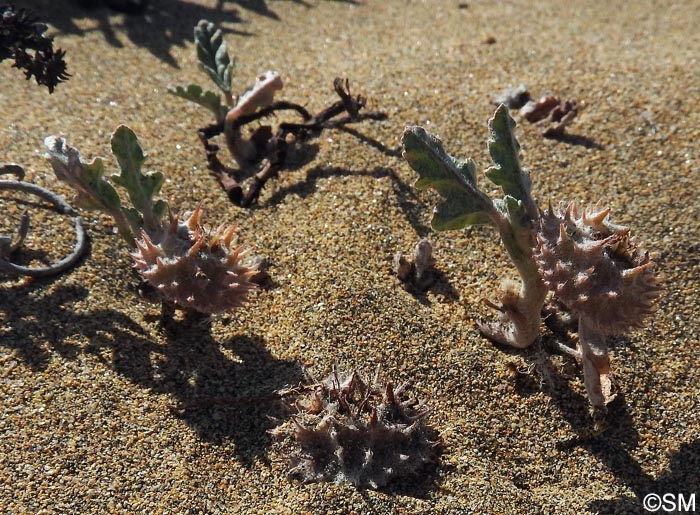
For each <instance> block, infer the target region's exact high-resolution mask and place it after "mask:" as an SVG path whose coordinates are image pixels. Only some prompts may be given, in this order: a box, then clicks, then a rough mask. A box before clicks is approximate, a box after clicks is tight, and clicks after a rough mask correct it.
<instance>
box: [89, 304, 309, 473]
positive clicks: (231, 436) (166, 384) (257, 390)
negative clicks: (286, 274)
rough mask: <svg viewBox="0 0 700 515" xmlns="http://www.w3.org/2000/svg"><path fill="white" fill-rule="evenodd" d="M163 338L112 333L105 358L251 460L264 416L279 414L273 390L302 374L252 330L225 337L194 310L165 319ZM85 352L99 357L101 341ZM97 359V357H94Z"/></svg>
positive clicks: (264, 442)
mask: <svg viewBox="0 0 700 515" xmlns="http://www.w3.org/2000/svg"><path fill="white" fill-rule="evenodd" d="M161 327H162V330H163V331H164V333H165V337H166V339H167V342H166V343H165V344H158V343H155V342H149V341H146V342H144V341H134V340H130V339H119V340H115V341H113V342H110V343H109V346H110V349H109V351H110V352H111V358H110V359H109V360H108V361H107V362H106V363H105V364H106V365H107V366H109V367H110V368H112V369H113V370H114V371H115V372H117V373H119V374H121V375H123V376H125V377H127V378H128V379H129V380H131V381H132V382H133V383H135V384H137V385H140V386H142V387H146V388H149V389H150V390H152V391H153V392H156V393H165V394H169V395H171V396H173V397H174V399H176V401H177V405H174V406H173V407H172V411H173V413H174V414H175V415H176V416H178V417H180V418H181V419H182V420H183V421H185V422H186V423H187V424H188V425H189V426H190V427H191V428H192V429H193V430H194V431H195V432H196V433H197V435H198V436H199V437H200V438H201V439H203V440H205V441H208V442H212V443H222V442H224V441H226V440H233V441H234V442H235V443H236V452H237V458H238V459H240V460H241V461H242V462H243V463H245V464H250V463H251V462H252V461H253V459H254V458H256V457H258V456H263V455H264V454H265V451H266V448H267V446H268V443H269V437H268V435H267V434H266V430H267V429H269V428H271V427H272V424H271V422H270V421H269V420H268V417H270V416H281V415H282V413H281V411H280V410H281V405H280V404H279V403H278V402H277V400H276V398H275V396H274V395H272V394H273V392H274V391H276V390H279V389H282V388H284V387H286V386H295V385H297V384H299V383H300V382H301V381H302V380H303V372H302V368H301V366H300V365H299V364H298V363H296V362H295V361H291V360H279V359H276V358H274V357H273V356H272V355H271V354H270V353H269V351H268V350H267V349H265V342H264V341H263V339H262V338H260V337H258V336H251V335H248V334H238V335H236V336H233V337H231V338H229V339H228V340H226V341H224V342H219V341H217V340H216V339H215V338H213V337H212V335H211V321H210V319H208V318H207V317H203V316H199V315H190V316H184V317H183V318H182V319H175V318H164V319H163V320H162V325H161ZM88 352H94V353H95V354H97V355H100V356H104V349H103V348H101V346H100V344H97V345H94V346H92V347H91V348H90V349H88ZM100 359H102V360H103V361H104V360H105V359H104V357H101V358H100Z"/></svg>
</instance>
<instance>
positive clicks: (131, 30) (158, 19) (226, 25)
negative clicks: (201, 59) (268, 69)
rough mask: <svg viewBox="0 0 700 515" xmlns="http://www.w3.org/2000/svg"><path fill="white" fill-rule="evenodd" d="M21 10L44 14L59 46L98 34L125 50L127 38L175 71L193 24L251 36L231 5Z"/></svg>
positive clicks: (157, 3)
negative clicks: (86, 23)
mask: <svg viewBox="0 0 700 515" xmlns="http://www.w3.org/2000/svg"><path fill="white" fill-rule="evenodd" d="M247 3H253V2H247ZM262 3H264V2H262ZM22 7H24V8H27V9H30V10H32V11H34V12H35V13H37V14H41V17H42V20H43V21H45V22H47V23H49V24H51V25H52V26H53V27H55V28H56V30H57V31H58V32H59V34H58V39H59V43H60V34H61V33H63V34H73V35H78V36H83V35H85V34H86V33H88V32H94V31H98V32H101V33H102V35H103V37H104V39H105V41H106V42H107V43H108V44H109V45H111V46H113V47H115V48H121V47H123V46H124V43H123V38H126V39H128V40H129V41H131V42H132V43H133V44H134V45H136V46H138V47H140V48H143V49H145V50H147V51H148V52H150V53H151V54H152V55H154V56H155V57H157V58H158V59H160V60H161V61H163V62H164V63H167V64H169V65H170V66H173V67H175V68H179V66H178V64H177V61H176V60H175V58H174V57H173V55H172V48H173V47H184V46H185V44H187V43H189V42H191V41H192V25H193V21H194V22H195V23H196V21H197V20H200V19H203V18H205V19H208V20H212V21H214V22H215V23H217V24H218V25H219V26H221V28H222V30H223V31H224V32H227V33H233V34H236V35H239V36H251V35H252V34H251V33H249V32H246V31H244V30H238V29H235V28H234V25H235V24H239V23H241V21H242V20H241V18H240V17H239V15H238V10H237V9H235V8H234V7H231V6H229V5H228V2H225V3H223V4H222V5H219V6H217V7H204V6H201V5H197V4H195V3H190V2H188V1H186V0H151V2H150V6H149V7H148V9H147V10H146V12H145V13H144V14H140V15H134V16H128V15H118V13H115V12H114V11H112V10H109V9H107V7H105V6H103V5H99V6H96V7H95V8H81V7H78V6H77V5H75V6H73V7H70V8H66V5H65V2H51V1H49V0H24V2H23V3H22ZM251 10H255V9H251ZM256 12H257V11H256ZM82 19H88V20H90V22H91V23H90V24H91V25H93V26H94V27H91V28H88V29H84V28H82V23H78V21H79V20H82ZM69 66H71V65H70V62H69ZM71 68H72V69H71V73H74V74H76V77H78V75H77V74H78V73H79V70H78V69H77V68H76V67H75V66H71Z"/></svg>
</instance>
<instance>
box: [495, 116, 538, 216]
mask: <svg viewBox="0 0 700 515" xmlns="http://www.w3.org/2000/svg"><path fill="white" fill-rule="evenodd" d="M515 125H516V124H515V120H513V118H512V117H511V116H510V113H509V112H508V108H507V107H506V106H505V105H503V104H501V105H500V106H498V109H496V112H495V113H494V115H493V118H491V119H490V120H489V140H488V146H489V153H490V154H491V159H492V160H493V162H494V165H493V166H492V167H490V168H489V169H488V170H486V172H485V173H486V177H488V178H489V179H490V180H491V182H493V183H494V184H496V185H498V186H500V187H501V188H502V189H503V193H505V194H506V195H510V196H511V197H513V198H515V199H517V200H519V201H521V202H522V203H523V205H524V206H525V208H526V210H527V212H528V214H529V215H530V216H532V217H533V218H535V217H537V208H536V206H535V203H534V201H533V199H532V196H531V194H530V189H531V181H530V175H529V174H528V172H527V171H525V170H523V168H522V167H521V166H520V157H519V154H520V144H519V143H518V140H517V139H516V138H515V133H514V129H515Z"/></svg>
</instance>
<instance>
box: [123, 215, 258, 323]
mask: <svg viewBox="0 0 700 515" xmlns="http://www.w3.org/2000/svg"><path fill="white" fill-rule="evenodd" d="M200 218H201V211H200V208H199V206H198V207H197V209H195V211H194V212H193V213H192V215H191V216H190V217H189V218H188V219H187V220H186V221H184V222H182V223H180V221H179V218H178V217H172V216H171V219H170V222H169V223H166V224H164V225H163V227H162V228H161V230H160V231H157V232H155V233H152V234H150V235H149V234H147V233H146V232H145V231H142V232H141V238H140V239H137V240H136V250H135V251H134V252H133V253H132V254H131V256H132V257H133V259H134V261H135V267H136V269H137V270H138V271H139V273H140V274H141V275H142V276H143V278H144V279H145V280H146V281H148V283H149V284H151V285H152V286H154V287H155V288H156V289H157V290H158V291H159V292H160V293H161V294H162V295H163V297H164V298H165V299H166V300H168V301H170V302H172V303H174V304H175V305H176V306H178V307H179V308H182V309H189V310H194V311H199V312H200V313H207V314H211V313H220V312H225V311H230V310H232V309H234V308H237V307H240V306H241V305H243V303H244V302H245V300H246V297H247V295H248V293H249V292H250V291H251V290H254V289H255V288H256V284H255V283H253V282H251V278H252V277H253V276H255V275H256V274H257V273H258V267H257V265H256V264H253V263H247V262H246V261H245V258H246V256H247V255H248V251H247V250H246V249H245V246H244V245H238V244H237V235H236V226H235V225H234V226H231V227H228V228H226V227H224V226H223V225H222V226H220V227H219V228H218V229H217V230H215V231H213V232H211V233H207V232H206V231H205V230H204V228H203V227H202V225H201V224H200Z"/></svg>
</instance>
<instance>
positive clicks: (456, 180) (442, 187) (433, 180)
mask: <svg viewBox="0 0 700 515" xmlns="http://www.w3.org/2000/svg"><path fill="white" fill-rule="evenodd" d="M401 143H402V145H403V148H404V150H403V157H404V159H406V161H407V162H408V164H409V165H410V166H411V168H413V169H414V170H415V171H416V172H418V175H419V176H420V178H419V179H418V181H416V184H415V185H416V188H419V189H426V188H434V189H435V190H437V191H438V193H440V195H441V196H442V197H443V198H444V199H445V200H444V202H442V203H441V204H439V205H438V206H437V207H436V208H435V213H434V215H433V220H432V226H433V228H434V229H435V230H438V231H444V230H448V229H461V228H463V227H466V226H467V225H475V224H485V223H490V222H491V218H490V215H489V212H490V211H492V209H493V204H492V202H491V199H489V198H488V197H487V196H486V195H485V194H484V193H482V192H481V191H480V190H479V189H478V187H477V184H476V164H475V163H474V161H473V160H471V159H467V160H460V159H456V158H454V157H452V156H451V155H450V154H448V153H447V152H446V151H445V149H444V148H443V146H442V142H441V141H440V139H438V138H437V137H436V136H434V135H432V134H430V133H429V132H427V131H426V130H425V129H423V128H422V127H407V128H406V130H405V132H404V134H403V138H402V140H401Z"/></svg>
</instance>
